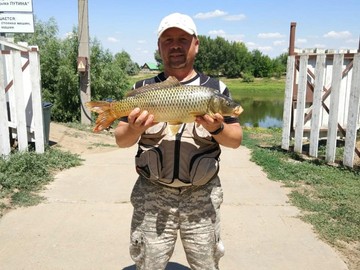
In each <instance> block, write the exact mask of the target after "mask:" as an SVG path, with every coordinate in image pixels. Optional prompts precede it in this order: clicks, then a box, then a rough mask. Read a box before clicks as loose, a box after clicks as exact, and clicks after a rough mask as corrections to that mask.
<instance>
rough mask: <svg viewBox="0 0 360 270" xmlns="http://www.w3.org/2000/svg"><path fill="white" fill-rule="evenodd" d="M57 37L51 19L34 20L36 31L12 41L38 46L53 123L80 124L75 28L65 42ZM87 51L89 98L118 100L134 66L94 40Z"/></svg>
mask: <svg viewBox="0 0 360 270" xmlns="http://www.w3.org/2000/svg"><path fill="white" fill-rule="evenodd" d="M57 35H58V26H57V24H56V21H55V20H54V19H53V18H50V19H49V21H47V22H42V21H38V20H37V19H36V18H35V32H34V33H33V34H16V35H15V41H16V42H18V41H26V42H28V44H30V45H37V46H38V47H39V53H40V68H41V84H42V97H43V100H46V101H49V102H51V103H52V104H53V108H52V118H53V120H55V121H59V122H74V121H79V120H80V106H81V100H80V93H79V76H81V74H79V73H78V71H77V54H78V47H79V43H78V35H77V29H76V28H74V29H73V31H72V33H71V34H70V35H68V36H67V37H66V38H64V39H60V38H58V37H57ZM90 51H91V52H90V65H91V69H90V72H91V74H90V77H91V79H90V83H91V92H92V99H93V100H103V99H108V98H110V99H120V98H121V97H122V96H123V93H124V92H125V91H127V90H128V89H129V88H130V84H129V81H128V77H127V74H133V73H136V72H137V70H138V67H137V65H136V64H135V63H133V62H132V61H131V59H130V56H129V54H127V53H126V52H121V53H119V54H117V55H116V56H115V57H114V56H113V55H112V54H111V53H110V52H109V51H108V50H104V49H103V48H102V46H101V44H100V42H99V41H98V40H97V39H94V40H92V41H91V49H90ZM82 106H84V105H82Z"/></svg>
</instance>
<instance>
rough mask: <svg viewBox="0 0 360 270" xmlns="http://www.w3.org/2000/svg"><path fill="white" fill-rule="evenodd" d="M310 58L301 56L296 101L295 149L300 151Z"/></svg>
mask: <svg viewBox="0 0 360 270" xmlns="http://www.w3.org/2000/svg"><path fill="white" fill-rule="evenodd" d="M308 58H309V56H308V55H301V56H300V66H299V87H298V94H297V103H296V117H295V144H294V151H295V152H298V153H301V152H302V146H303V129H304V113H305V98H306V85H307V64H308Z"/></svg>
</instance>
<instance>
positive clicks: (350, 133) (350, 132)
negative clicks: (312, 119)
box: [343, 53, 360, 167]
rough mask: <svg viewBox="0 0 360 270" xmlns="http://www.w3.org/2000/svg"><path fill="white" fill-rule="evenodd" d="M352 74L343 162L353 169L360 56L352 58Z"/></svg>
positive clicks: (357, 115) (359, 91) (359, 101)
mask: <svg viewBox="0 0 360 270" xmlns="http://www.w3.org/2000/svg"><path fill="white" fill-rule="evenodd" d="M353 63H354V65H353V73H352V79H351V90H350V100H349V112H348V120H347V128H346V137H345V151H344V158H343V162H344V165H345V166H348V167H353V164H354V152H355V151H354V149H355V148H356V130H357V122H358V119H359V107H360V54H359V53H357V54H355V56H354V62H353Z"/></svg>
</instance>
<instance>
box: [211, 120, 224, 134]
mask: <svg viewBox="0 0 360 270" xmlns="http://www.w3.org/2000/svg"><path fill="white" fill-rule="evenodd" d="M223 130H224V123H222V122H221V125H220V127H219V128H218V129H217V130H214V131H212V132H210V131H209V133H210V134H211V135H218V134H219V133H220V132H221V131H223Z"/></svg>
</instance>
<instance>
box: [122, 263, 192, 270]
mask: <svg viewBox="0 0 360 270" xmlns="http://www.w3.org/2000/svg"><path fill="white" fill-rule="evenodd" d="M122 270H136V266H135V265H131V266H128V267H125V268H123V269H122ZM165 270H190V268H188V267H186V266H184V265H182V264H178V263H173V262H169V263H168V265H167V266H166V269H165Z"/></svg>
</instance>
